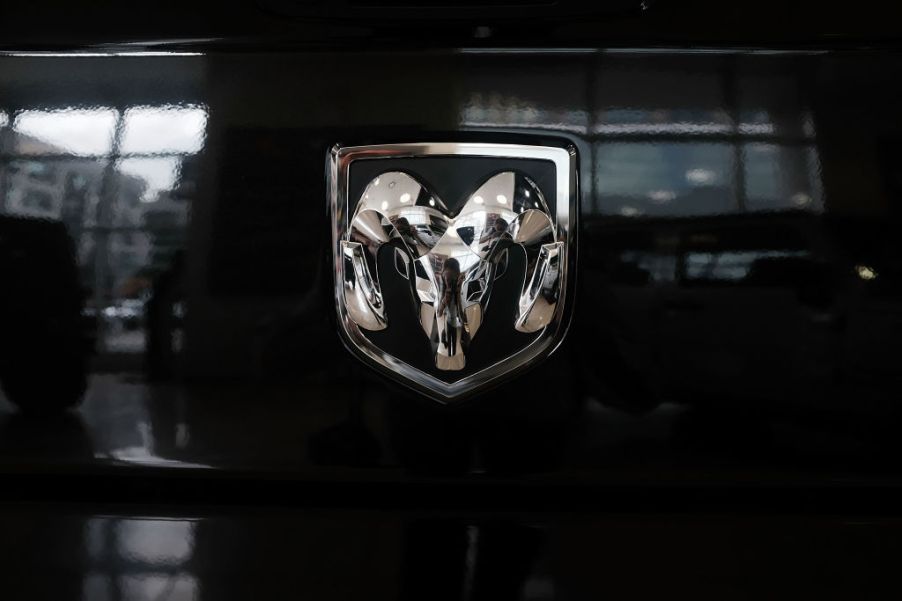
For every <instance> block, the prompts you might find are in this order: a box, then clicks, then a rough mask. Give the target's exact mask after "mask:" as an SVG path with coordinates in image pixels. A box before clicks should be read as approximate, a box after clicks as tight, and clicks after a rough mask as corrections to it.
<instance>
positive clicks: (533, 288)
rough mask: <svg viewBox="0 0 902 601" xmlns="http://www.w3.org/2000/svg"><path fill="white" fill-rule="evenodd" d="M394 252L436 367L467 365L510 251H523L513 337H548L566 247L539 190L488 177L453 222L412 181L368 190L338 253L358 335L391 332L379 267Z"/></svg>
mask: <svg viewBox="0 0 902 601" xmlns="http://www.w3.org/2000/svg"><path fill="white" fill-rule="evenodd" d="M384 245H391V246H392V247H394V249H395V251H394V252H395V253H396V265H397V268H398V270H399V272H401V274H402V275H403V276H404V277H406V279H407V281H408V283H409V285H410V291H411V298H412V301H413V303H414V305H415V309H416V310H417V314H418V315H419V320H420V324H421V326H422V328H423V332H424V333H425V334H426V336H427V338H428V339H429V340H430V342H431V345H432V351H433V353H434V356H435V366H436V367H437V368H438V369H440V370H448V371H457V370H461V369H463V368H464V367H465V366H466V355H467V352H468V348H469V345H470V343H471V341H472V340H473V339H474V338H475V336H476V334H477V332H478V331H479V328H480V325H481V324H482V322H483V320H484V319H485V317H486V315H487V311H488V305H489V299H490V297H491V294H492V285H493V283H494V281H495V279H496V278H497V277H499V276H500V274H501V272H502V271H503V269H504V268H505V265H506V263H507V260H508V257H509V253H508V251H509V249H510V247H511V246H512V245H520V246H522V248H523V249H524V250H525V251H526V275H525V278H524V281H523V284H522V288H521V289H520V295H519V302H518V306H517V312H516V315H515V316H513V319H514V324H513V325H514V328H515V329H516V330H517V331H519V332H524V333H533V332H538V331H540V330H542V329H543V328H545V327H546V326H547V325H548V324H549V323H550V321H551V320H552V317H553V315H554V309H555V305H556V303H557V301H558V298H559V297H560V288H561V274H560V264H561V259H562V253H563V242H561V241H559V240H558V236H557V232H556V228H555V225H554V221H553V220H552V217H551V213H550V211H549V209H548V206H547V204H546V202H545V199H544V197H543V196H542V193H541V191H540V190H539V188H538V187H537V186H536V184H535V183H534V182H533V181H532V180H530V179H529V178H528V177H526V176H524V175H521V174H519V173H516V172H513V171H505V172H502V173H498V174H497V175H495V176H493V177H491V178H489V179H488V180H487V181H486V182H485V183H483V184H482V185H481V186H480V187H479V189H477V190H476V191H475V192H474V193H473V194H472V195H470V197H469V198H468V199H467V201H466V203H465V204H464V207H463V208H462V209H461V210H460V212H459V213H458V214H457V215H456V216H454V217H452V216H451V215H450V213H449V211H448V209H447V207H446V206H445V205H444V203H443V202H442V201H441V200H440V199H439V198H438V197H437V196H436V195H435V194H433V193H432V192H430V191H429V190H428V189H427V188H426V187H425V186H424V185H423V184H421V183H420V182H419V181H417V180H416V179H415V178H414V177H412V176H411V175H409V174H407V173H403V172H400V171H393V172H387V173H383V174H381V175H380V176H379V177H377V178H375V179H373V180H372V181H371V182H370V183H369V184H368V185H367V186H366V188H365V190H364V192H363V194H362V196H361V197H360V199H359V201H358V203H357V207H356V209H355V211H354V213H353V215H352V216H351V220H350V223H349V227H348V230H347V234H346V236H345V239H343V240H342V241H341V252H342V253H343V263H344V269H343V271H344V273H343V276H342V277H343V294H344V300H345V306H346V308H347V313H348V317H349V318H350V319H351V320H352V321H353V322H354V323H356V324H357V325H358V326H359V327H360V328H362V329H364V330H371V331H374V330H383V329H385V328H386V327H388V319H389V315H388V311H390V310H391V308H390V307H389V308H386V307H385V305H384V303H383V295H382V288H381V285H380V280H379V276H378V273H377V268H376V264H377V261H376V258H377V253H378V252H379V249H380V248H381V247H382V246H384Z"/></svg>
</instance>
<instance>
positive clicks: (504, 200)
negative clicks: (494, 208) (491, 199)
mask: <svg viewBox="0 0 902 601" xmlns="http://www.w3.org/2000/svg"><path fill="white" fill-rule="evenodd" d="M495 200H497V201H498V204H500V205H503V204H507V196H505V195H504V194H499V195H498V196H496V197H495Z"/></svg>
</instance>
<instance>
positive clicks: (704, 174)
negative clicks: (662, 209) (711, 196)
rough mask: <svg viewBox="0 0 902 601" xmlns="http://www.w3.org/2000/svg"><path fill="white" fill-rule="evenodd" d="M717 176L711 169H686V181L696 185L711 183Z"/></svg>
mask: <svg viewBox="0 0 902 601" xmlns="http://www.w3.org/2000/svg"><path fill="white" fill-rule="evenodd" d="M716 176H717V174H716V173H714V171H712V170H711V169H689V170H688V171H686V181H687V182H689V183H691V184H695V185H704V184H711V183H713V182H714V178H715V177H716Z"/></svg>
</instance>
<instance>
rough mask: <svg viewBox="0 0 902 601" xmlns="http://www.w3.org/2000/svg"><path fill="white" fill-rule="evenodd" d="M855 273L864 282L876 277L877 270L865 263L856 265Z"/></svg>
mask: <svg viewBox="0 0 902 601" xmlns="http://www.w3.org/2000/svg"><path fill="white" fill-rule="evenodd" d="M855 273H857V274H858V277H860V278H861V279H862V280H864V281H866V282H870V281H871V280H876V279H877V270H876V269H874V268H873V267H869V266H867V265H856V266H855Z"/></svg>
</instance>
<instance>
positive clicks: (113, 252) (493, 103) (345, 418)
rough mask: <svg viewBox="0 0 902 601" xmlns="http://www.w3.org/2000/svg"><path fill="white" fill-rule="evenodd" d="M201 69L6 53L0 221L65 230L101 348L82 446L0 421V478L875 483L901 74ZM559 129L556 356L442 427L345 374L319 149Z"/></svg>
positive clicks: (890, 66) (757, 67)
mask: <svg viewBox="0 0 902 601" xmlns="http://www.w3.org/2000/svg"><path fill="white" fill-rule="evenodd" d="M197 49H198V50H200V51H201V52H200V53H198V54H197V55H190V56H186V55H160V56H157V55H154V56H80V57H79V56H34V55H31V54H28V53H19V54H15V53H13V54H8V55H4V56H2V57H0V83H2V85H0V111H2V112H0V124H2V128H0V134H2V138H0V154H2V162H0V190H2V196H0V198H2V203H3V204H2V206H3V207H4V213H5V214H7V215H8V216H7V217H4V221H3V222H2V223H4V224H5V223H12V222H14V221H15V222H21V223H22V224H26V223H32V222H33V221H35V220H51V221H56V222H62V223H64V224H65V226H66V231H67V236H68V237H69V238H70V240H69V241H68V242H66V241H64V240H63V237H62V236H61V234H57V238H58V241H57V242H58V244H60V245H63V246H65V245H66V244H71V247H72V248H73V249H74V251H73V252H74V255H75V257H74V259H71V260H68V261H67V265H64V264H63V263H64V262H63V261H62V260H60V261H59V268H60V269H61V270H64V269H69V268H70V267H71V265H72V264H73V263H74V264H76V265H78V266H79V269H80V278H81V279H80V286H81V287H82V288H83V290H73V289H72V288H73V285H72V284H71V283H67V281H66V280H65V279H64V278H59V279H56V278H51V279H49V280H45V281H44V283H45V284H47V283H48V282H49V284H50V285H52V286H53V290H52V293H51V294H50V295H49V296H53V297H56V298H58V299H64V298H71V297H73V295H74V296H80V297H81V298H82V317H83V319H82V326H83V330H84V333H83V340H86V341H87V343H86V345H87V346H90V345H93V346H94V352H93V354H91V355H90V363H91V368H90V372H91V373H90V377H89V386H88V390H87V393H86V400H85V403H84V405H83V407H82V409H80V410H79V411H78V412H77V413H75V414H74V416H73V417H72V422H67V423H68V424H69V425H67V426H65V428H72V427H73V424H74V428H75V430H77V432H76V433H75V436H76V438H77V439H78V440H77V444H75V445H74V446H70V445H69V443H70V442H72V436H71V434H72V432H69V434H66V433H65V432H62V433H60V432H58V431H57V430H55V428H58V427H60V425H59V424H58V423H57V424H56V425H53V423H51V425H48V426H47V427H42V426H37V425H35V422H31V421H28V420H27V419H25V418H21V417H18V416H16V417H14V416H12V415H10V416H8V417H7V418H6V421H5V422H4V426H3V428H4V432H2V433H0V445H2V446H3V447H4V449H3V452H2V454H0V455H2V456H0V464H2V466H3V468H4V469H5V470H7V471H8V472H11V473H12V472H15V473H20V474H21V472H22V470H23V469H26V471H27V469H31V468H34V467H37V468H39V469H40V470H41V471H48V470H49V472H50V473H54V474H56V473H59V472H60V471H65V472H66V473H71V472H70V470H75V473H81V472H84V471H98V470H99V471H100V472H101V473H102V474H103V476H104V477H105V478H109V479H108V480H104V482H107V483H110V484H111V486H110V489H109V494H111V495H114V496H115V495H116V494H123V495H127V494H129V493H126V492H124V489H118V491H119V492H118V493H117V492H116V491H117V489H116V487H115V485H114V484H112V483H114V482H115V478H116V474H117V470H122V472H123V474H125V473H127V471H128V470H132V469H138V468H140V467H144V466H148V465H149V466H152V467H154V468H161V469H164V470H166V469H170V468H172V469H174V468H181V469H184V470H187V471H185V472H183V473H184V474H186V475H191V477H194V476H196V475H198V474H199V473H200V472H201V471H203V470H209V469H211V468H212V469H213V470H217V471H219V472H220V473H221V474H222V475H223V476H225V477H228V476H229V475H232V474H238V473H240V474H242V477H248V475H250V477H251V478H252V479H253V477H254V474H258V475H259V474H269V475H272V474H279V476H278V477H279V478H285V479H288V480H291V481H300V482H308V483H311V482H320V481H323V480H326V481H331V482H336V481H337V482H350V483H354V484H355V485H357V484H360V483H362V482H363V483H365V482H371V481H378V482H379V483H381V484H391V483H398V482H409V481H410V479H413V481H414V482H423V483H429V482H432V481H433V479H435V478H439V479H442V482H443V485H449V484H451V485H453V484H454V483H460V484H472V483H477V484H478V483H482V482H487V481H490V482H492V483H493V485H495V484H498V485H499V486H502V487H503V486H511V487H517V486H520V485H522V483H523V482H524V481H528V482H529V483H531V484H537V485H545V484H549V485H550V484H553V483H567V484H573V485H581V486H586V487H590V488H592V487H595V489H597V487H604V486H608V485H615V484H617V483H623V482H628V483H632V484H636V483H643V482H649V481H651V482H657V483H662V482H663V483H667V484H669V483H677V484H685V483H695V484H699V483H701V484H704V485H706V486H714V487H716V486H721V485H725V484H731V483H732V484H735V483H736V482H743V483H746V484H750V485H754V484H756V483H757V484H764V483H773V482H777V483H779V484H781V485H798V484H801V483H806V484H811V483H815V484H818V485H821V484H824V483H827V482H833V481H835V480H836V479H837V478H841V479H842V480H843V481H844V482H847V483H849V484H873V483H876V482H879V483H881V484H883V485H892V486H895V485H897V483H898V476H899V468H898V448H897V443H896V438H897V437H896V435H895V432H896V428H897V426H898V422H897V419H898V413H899V412H898V407H897V402H898V393H899V383H900V379H899V372H898V369H897V367H896V358H897V357H898V354H899V353H898V340H899V336H898V333H899V332H898V330H899V324H900V320H899V316H900V304H899V296H898V288H899V285H898V277H899V275H898V267H897V264H898V259H899V258H900V252H899V248H898V242H897V240H896V238H897V236H895V228H896V227H897V224H898V220H899V213H898V208H897V206H896V205H897V202H898V195H899V193H900V184H899V180H898V169H897V165H896V162H897V161H896V158H897V157H898V155H899V151H898V148H897V144H898V137H899V135H900V133H902V132H900V130H902V127H900V126H902V121H900V118H899V115H898V110H897V107H898V106H899V100H900V93H899V91H898V89H897V86H896V85H895V82H896V81H897V80H898V78H899V75H900V74H902V73H900V71H902V63H900V62H899V60H898V56H897V55H896V54H895V53H893V52H890V51H885V50H855V51H833V52H821V51H818V52H806V51H800V52H755V51H741V50H721V51H709V52H690V51H680V50H654V51H640V50H633V51H626V50H605V49H597V50H596V49H589V50H585V49H583V50H572V51H565V50H557V51H541V50H532V51H506V50H497V49H496V50H491V49H485V48H482V49H480V48H477V49H462V50H454V51H451V50H430V51H422V52H421V51H416V52H414V51H403V50H398V51H393V52H387V51H379V52H368V53H363V52H339V51H318V52H312V51H311V52H304V51H297V52H265V53H243V52H240V51H231V52H226V51H211V52H206V53H205V52H203V51H204V50H205V49H204V48H203V47H199V48H197ZM100 54H102V53H100ZM549 135H551V136H554V137H557V138H564V139H566V140H568V141H569V142H571V143H573V144H574V145H575V146H576V147H577V148H578V150H579V157H580V176H581V179H580V185H581V190H582V192H581V209H580V216H579V218H580V224H579V232H578V236H579V261H578V275H577V295H576V299H575V302H574V306H573V311H574V313H573V324H572V326H571V330H570V332H569V334H568V336H567V339H566V341H565V343H564V345H563V346H562V347H561V348H560V349H559V350H558V351H557V352H556V353H555V354H554V355H553V356H552V357H550V358H549V359H548V360H547V361H546V362H544V363H543V364H541V365H540V366H538V367H536V368H535V369H533V370H531V371H529V372H528V373H526V374H524V375H523V376H522V377H520V378H518V379H517V380H516V381H514V382H510V383H508V384H505V385H503V386H501V387H498V388H496V389H494V390H492V391H489V392H487V393H485V394H483V395H480V396H479V397H477V398H474V399H473V400H472V402H471V403H469V404H467V405H466V406H464V407H462V408H459V409H452V410H448V409H443V408H440V407H437V406H435V405H434V404H433V403H432V402H430V401H428V400H425V399H420V398H417V397H416V395H414V394H412V393H410V392H408V391H407V390H406V389H404V388H403V387H399V386H397V385H395V384H392V383H390V382H388V381H386V380H384V379H382V378H381V377H380V376H378V375H376V374H374V373H372V372H371V371H370V370H368V369H367V368H366V367H364V366H362V365H360V364H358V363H357V362H356V361H355V360H354V359H353V358H352V357H351V356H350V355H349V354H348V353H347V352H346V351H345V349H343V348H342V347H341V344H340V342H339V340H338V336H337V333H336V330H335V323H334V319H335V318H334V305H333V301H332V292H331V291H332V273H331V267H330V243H329V240H330V237H329V236H330V233H329V225H328V215H327V205H326V190H325V174H324V161H325V158H326V154H327V152H328V150H329V148H330V147H331V146H332V145H333V144H335V143H346V144H347V143H353V144H364V143H379V142H403V141H410V140H423V139H435V140H455V139H461V140H463V139H476V138H478V139H484V138H486V137H492V138H494V137H497V138H498V139H499V140H509V139H541V137H542V136H549ZM2 227H7V226H5V225H4V226H2ZM9 227H13V226H9ZM15 227H19V226H18V225H16V226H15ZM21 227H26V226H25V225H22V226H21ZM35 227H37V226H35ZM10 231H11V230H10ZM54 231H57V232H61V231H62V230H61V228H59V227H57V228H56V229H55V230H54ZM0 236H5V233H4V232H0ZM37 240H38V238H37V237H35V242H37ZM3 261H4V264H5V265H7V264H11V261H12V258H11V257H10V256H6V255H4V257H3ZM32 275H33V274H32ZM9 281H10V280H7V283H6V284H5V285H4V295H6V298H8V299H14V300H15V301H16V302H17V303H19V305H21V304H22V303H23V301H24V302H25V303H26V304H27V302H28V300H29V299H23V298H20V296H21V295H22V294H23V290H25V288H22V287H21V286H20V285H19V284H17V283H15V282H16V280H12V282H13V283H9ZM17 295H19V296H17ZM4 306H6V305H4ZM49 315H50V314H49V313H48V318H47V319H48V323H50V317H49ZM4 319H12V320H13V321H15V319H16V315H12V316H4ZM98 332H99V333H98ZM94 339H96V340H94ZM32 342H33V341H32ZM50 346H52V345H51V344H50V343H48V348H49V347H50ZM4 353H5V355H4V357H5V358H6V359H17V360H21V358H22V357H23V356H26V354H25V353H24V352H18V351H17V350H16V348H12V349H8V348H4ZM80 360H81V359H79V361H80ZM73 361H74V360H73ZM74 364H75V363H74V362H73V363H68V364H67V365H66V367H65V369H68V368H69V366H71V365H74ZM60 369H63V368H62V367H60V368H57V367H54V365H53V363H52V362H50V361H48V362H47V363H46V365H45V366H44V367H43V368H42V369H41V370H37V373H38V374H39V375H35V376H34V377H35V379H36V380H38V379H40V378H41V377H42V375H41V374H46V377H47V378H48V379H49V380H53V381H57V380H58V379H59V376H60ZM8 392H11V391H8ZM10 396H12V394H10ZM39 396H40V397H41V398H43V399H44V400H46V401H48V403H54V402H56V398H51V397H48V396H47V395H46V394H43V393H42V394H41V395H39ZM40 401H41V399H40V398H38V399H35V400H30V401H26V403H23V404H27V403H28V402H32V403H40ZM12 411H13V410H12V408H11V407H8V408H7V412H8V413H10V414H11V413H12ZM65 428H64V430H65ZM67 431H68V430H67ZM23 432H25V433H27V434H24V433H23ZM23 466H27V468H23ZM17 482H18V480H17ZM399 490H400V489H399ZM17 491H18V492H15V493H14V495H19V496H24V497H28V498H31V497H32V495H33V494H34V493H33V491H27V492H24V493H23V492H21V489H17ZM186 494H187V493H186ZM38 496H40V495H38ZM187 496H188V497H190V494H187ZM397 498H398V499H402V496H398V497H397ZM543 498H545V497H543ZM593 498H594V497H593ZM205 500H207V501H209V500H210V499H205ZM243 500H244V501H247V500H248V499H247V498H244V499H243ZM476 502H477V503H478V499H477V501H476ZM666 502H667V501H666V495H665V496H662V497H661V504H662V506H664V505H666Z"/></svg>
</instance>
